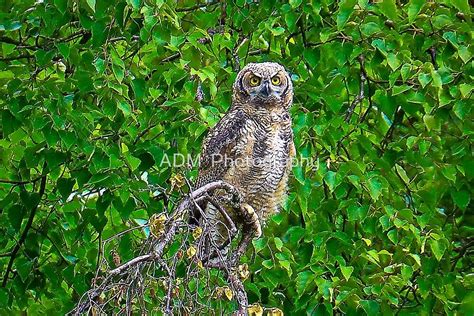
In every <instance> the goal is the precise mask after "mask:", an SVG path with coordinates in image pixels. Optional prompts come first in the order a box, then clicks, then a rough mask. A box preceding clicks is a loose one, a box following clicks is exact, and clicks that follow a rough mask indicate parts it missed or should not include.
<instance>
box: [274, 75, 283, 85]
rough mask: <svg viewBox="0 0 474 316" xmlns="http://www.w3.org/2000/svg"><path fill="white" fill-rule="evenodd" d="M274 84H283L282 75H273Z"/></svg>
mask: <svg viewBox="0 0 474 316" xmlns="http://www.w3.org/2000/svg"><path fill="white" fill-rule="evenodd" d="M272 84H273V85H275V86H279V85H280V84H281V80H280V77H278V76H275V77H273V78H272Z"/></svg>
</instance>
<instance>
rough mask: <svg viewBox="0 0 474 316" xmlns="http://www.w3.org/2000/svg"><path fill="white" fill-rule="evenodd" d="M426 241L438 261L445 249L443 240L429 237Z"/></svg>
mask: <svg viewBox="0 0 474 316" xmlns="http://www.w3.org/2000/svg"><path fill="white" fill-rule="evenodd" d="M428 243H429V245H430V248H431V251H432V252H433V254H434V255H435V257H436V260H438V261H440V260H441V258H442V257H443V255H444V253H445V252H446V249H447V245H446V243H445V242H444V240H434V239H430V240H429V242H428Z"/></svg>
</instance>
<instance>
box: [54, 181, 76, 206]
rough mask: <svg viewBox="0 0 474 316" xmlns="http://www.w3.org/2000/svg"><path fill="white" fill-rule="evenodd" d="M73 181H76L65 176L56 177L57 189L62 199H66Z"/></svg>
mask: <svg viewBox="0 0 474 316" xmlns="http://www.w3.org/2000/svg"><path fill="white" fill-rule="evenodd" d="M75 183H76V181H75V180H74V179H67V178H60V179H58V183H57V185H58V191H59V193H60V194H61V196H62V197H63V201H66V199H67V198H68V197H69V195H70V194H71V192H72V188H73V187H74V184H75Z"/></svg>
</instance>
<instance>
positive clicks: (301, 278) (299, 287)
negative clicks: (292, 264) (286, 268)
mask: <svg viewBox="0 0 474 316" xmlns="http://www.w3.org/2000/svg"><path fill="white" fill-rule="evenodd" d="M314 277H315V275H314V273H313V272H311V271H302V272H300V273H298V275H297V276H296V291H297V292H298V295H299V296H301V294H303V293H304V292H305V291H306V289H307V288H308V287H309V285H310V284H311V282H312V281H313V280H314Z"/></svg>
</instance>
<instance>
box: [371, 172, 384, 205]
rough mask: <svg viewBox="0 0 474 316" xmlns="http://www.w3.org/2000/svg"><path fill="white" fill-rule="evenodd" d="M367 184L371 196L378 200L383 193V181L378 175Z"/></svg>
mask: <svg viewBox="0 0 474 316" xmlns="http://www.w3.org/2000/svg"><path fill="white" fill-rule="evenodd" d="M367 186H368V189H369V193H370V196H371V197H372V199H373V200H375V201H377V200H378V198H379V197H380V195H381V194H382V183H381V182H380V181H379V180H378V179H377V177H372V178H370V179H369V180H368V181H367Z"/></svg>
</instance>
